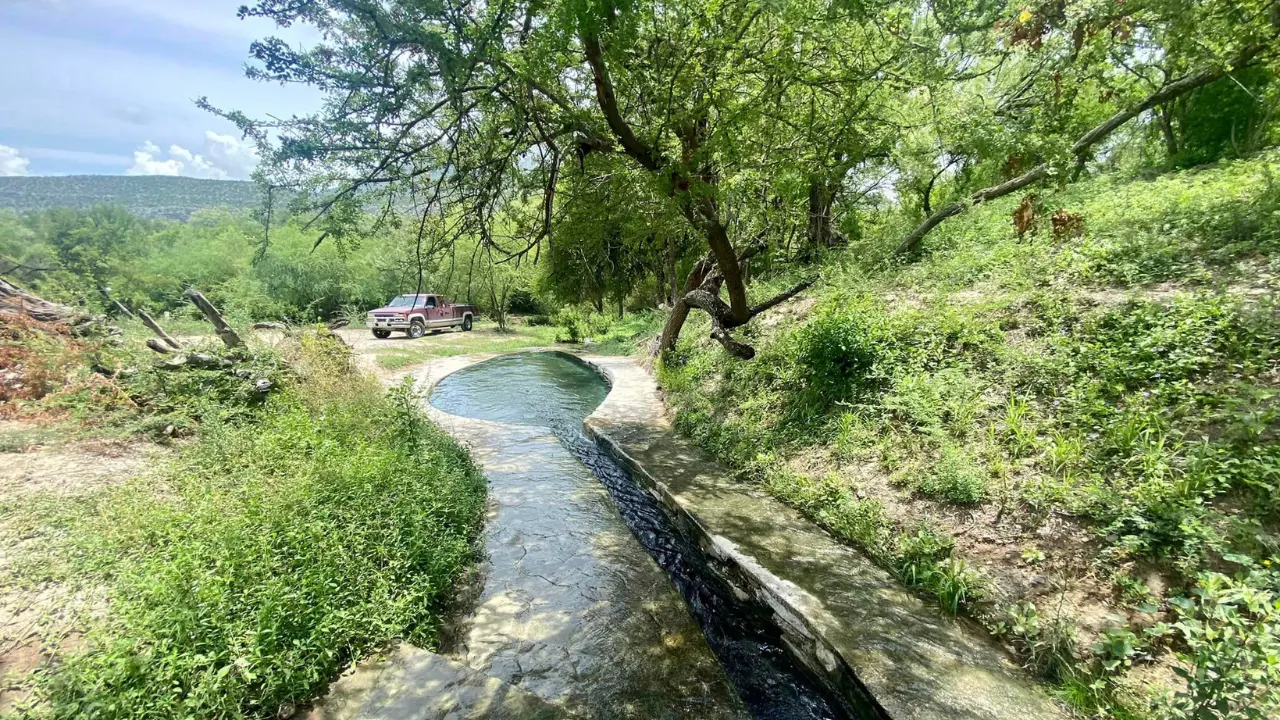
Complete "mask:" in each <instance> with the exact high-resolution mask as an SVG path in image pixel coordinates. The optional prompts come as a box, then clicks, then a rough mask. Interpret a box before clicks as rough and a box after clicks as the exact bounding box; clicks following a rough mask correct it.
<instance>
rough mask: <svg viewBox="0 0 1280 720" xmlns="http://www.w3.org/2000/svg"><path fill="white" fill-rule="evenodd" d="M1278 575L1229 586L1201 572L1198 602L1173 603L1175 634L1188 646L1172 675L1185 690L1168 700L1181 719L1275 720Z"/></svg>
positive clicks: (1279, 698) (1254, 574) (1256, 574)
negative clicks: (1232, 718) (1235, 719)
mask: <svg viewBox="0 0 1280 720" xmlns="http://www.w3.org/2000/svg"><path fill="white" fill-rule="evenodd" d="M1278 580H1280V578H1277V577H1276V575H1275V573H1271V572H1263V571H1260V570H1256V569H1255V570H1253V571H1251V572H1249V573H1248V574H1246V575H1244V576H1242V577H1240V578H1237V579H1234V580H1233V579H1231V578H1229V577H1227V576H1225V575H1222V574H1220V573H1213V572H1209V573H1202V574H1201V575H1200V577H1199V580H1198V581H1197V583H1196V587H1195V590H1194V592H1193V593H1192V596H1191V597H1189V598H1174V599H1173V600H1171V604H1172V605H1173V608H1174V610H1175V612H1176V613H1177V618H1178V619H1177V622H1175V623H1173V625H1172V627H1171V628H1164V627H1161V628H1158V629H1157V631H1156V632H1157V633H1159V632H1161V631H1164V632H1172V633H1174V634H1176V636H1177V637H1178V639H1179V640H1181V641H1182V643H1184V645H1185V647H1186V650H1185V651H1184V652H1182V653H1180V658H1181V660H1182V661H1183V662H1184V663H1185V665H1183V666H1178V667H1175V668H1174V671H1175V672H1177V673H1178V675H1179V676H1181V677H1182V679H1183V680H1184V681H1186V687H1185V688H1184V689H1182V690H1180V691H1179V692H1177V693H1176V694H1175V695H1174V696H1173V698H1172V699H1171V701H1170V705H1169V710H1170V713H1171V714H1172V715H1173V716H1174V717H1178V718H1196V719H1198V718H1219V717H1238V718H1250V719H1254V718H1256V719H1258V720H1261V719H1262V718H1268V717H1274V713H1275V712H1277V711H1280V598H1278V596H1277V594H1276V591H1275V587H1276V584H1277V581H1278Z"/></svg>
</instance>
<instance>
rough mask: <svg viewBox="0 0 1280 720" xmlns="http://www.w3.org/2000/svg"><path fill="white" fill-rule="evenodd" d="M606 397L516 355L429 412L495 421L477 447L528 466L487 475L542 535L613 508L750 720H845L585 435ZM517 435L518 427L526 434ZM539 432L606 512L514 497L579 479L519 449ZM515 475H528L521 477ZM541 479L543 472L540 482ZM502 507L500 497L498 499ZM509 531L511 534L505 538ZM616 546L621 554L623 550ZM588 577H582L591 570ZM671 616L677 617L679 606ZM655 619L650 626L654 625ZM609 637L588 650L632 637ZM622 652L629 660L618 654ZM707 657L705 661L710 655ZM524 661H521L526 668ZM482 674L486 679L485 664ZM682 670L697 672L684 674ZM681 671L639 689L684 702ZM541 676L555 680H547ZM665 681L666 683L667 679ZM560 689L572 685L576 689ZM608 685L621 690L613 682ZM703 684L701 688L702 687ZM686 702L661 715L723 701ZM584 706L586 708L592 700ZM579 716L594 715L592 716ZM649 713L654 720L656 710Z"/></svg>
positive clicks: (760, 611)
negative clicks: (593, 486) (585, 476)
mask: <svg viewBox="0 0 1280 720" xmlns="http://www.w3.org/2000/svg"><path fill="white" fill-rule="evenodd" d="M608 392H609V387H608V384H607V383H606V382H605V381H604V380H603V379H602V378H601V377H600V375H599V374H597V373H596V372H595V371H594V370H593V369H591V368H589V367H587V366H586V365H584V364H583V363H582V362H580V361H578V360H576V359H572V358H569V357H567V356H564V355H561V354H558V353H523V354H517V355H506V356H502V357H498V358H494V359H492V360H488V361H485V362H482V363H478V364H476V365H472V366H470V367H467V368H464V369H462V370H460V371H458V372H456V373H453V374H452V375H449V376H447V377H445V378H444V379H443V380H442V381H441V382H440V383H439V384H438V385H437V386H436V388H435V390H434V391H433V393H432V395H431V400H430V401H431V404H432V405H434V406H435V407H436V408H438V409H440V410H442V411H444V412H446V413H449V414H451V415H455V416H460V417H464V418H474V419H477V420H483V421H489V422H491V423H501V424H502V426H486V427H487V429H486V431H485V435H486V437H485V438H484V443H485V444H486V445H490V446H492V445H494V444H495V443H496V444H498V445H503V446H504V447H507V448H508V452H511V453H516V454H519V453H523V456H522V457H523V458H524V460H525V463H523V464H522V463H520V462H515V461H514V460H515V458H510V459H508V460H505V461H504V462H505V463H506V464H505V465H501V466H499V465H494V467H495V468H498V467H501V468H503V472H505V473H506V474H505V475H504V477H503V482H505V483H506V484H507V485H506V491H507V494H508V495H509V496H513V497H519V500H518V501H517V504H518V505H519V507H520V508H521V509H522V510H523V511H524V512H525V513H526V514H527V515H530V516H533V515H537V516H538V517H537V518H536V519H537V521H538V522H540V523H542V524H543V525H544V526H545V525H546V523H548V522H552V523H554V520H555V518H553V517H548V516H552V515H558V516H560V517H562V518H563V521H564V523H565V524H566V527H565V528H563V530H562V531H561V532H562V534H564V535H573V534H574V533H575V532H578V533H581V532H587V533H594V535H595V536H596V537H598V536H599V532H596V531H593V530H592V529H591V525H592V523H593V521H594V520H597V519H598V520H600V521H601V527H607V525H608V522H609V521H614V520H613V518H607V517H596V518H591V517H585V516H584V515H583V513H584V512H587V513H594V514H595V515H596V516H600V515H601V514H605V513H610V512H612V511H614V510H616V512H617V513H618V514H620V515H621V518H622V520H623V521H624V522H625V523H626V527H627V528H629V529H630V531H631V535H632V537H633V538H634V540H635V541H638V543H639V545H640V546H642V547H643V548H644V550H645V551H646V552H647V553H648V554H649V556H650V557H652V558H653V560H654V561H655V562H656V563H657V565H658V566H659V567H660V568H661V569H662V570H663V571H664V572H665V573H666V576H667V578H669V580H670V583H671V584H672V585H673V586H674V587H675V589H676V590H677V591H678V593H679V595H680V597H681V598H683V600H684V604H685V606H686V607H687V610H688V614H689V615H691V616H692V618H693V620H694V621H695V622H696V623H697V627H698V628H700V629H701V632H702V635H704V636H705V641H706V645H707V646H709V647H710V649H711V652H712V653H714V656H715V659H716V660H718V661H719V664H720V666H721V667H722V669H723V674H724V676H726V677H727V678H728V681H729V683H731V684H732V686H733V690H735V691H736V694H737V696H738V697H739V698H741V701H742V703H743V704H745V707H746V710H747V712H749V713H750V714H751V715H752V716H753V717H756V718H767V719H770V720H772V719H775V718H776V719H779V720H781V719H784V718H785V719H787V720H790V719H797V720H808V719H815V720H816V719H820V718H821V719H836V718H843V717H844V714H843V713H841V712H840V711H839V710H838V709H837V708H838V706H837V705H836V704H835V703H832V702H830V701H828V700H827V699H826V698H825V697H824V695H823V693H822V692H821V691H820V690H819V689H818V687H817V686H816V685H815V684H814V683H813V682H811V681H810V680H809V678H808V677H807V676H806V675H805V673H804V671H803V670H802V669H801V668H800V667H799V666H797V665H796V663H795V662H794V661H793V660H792V658H791V656H790V655H789V654H788V653H787V652H786V650H785V649H784V648H783V647H782V645H781V642H780V640H779V636H778V633H777V630H776V629H775V628H774V627H773V625H772V624H771V622H770V621H769V616H768V612H767V610H765V609H764V608H763V607H761V606H759V605H758V604H756V603H755V602H753V601H751V600H749V599H748V600H746V601H743V600H738V599H737V598H736V597H735V595H734V593H733V592H732V590H731V589H730V588H729V587H728V586H726V585H725V584H724V583H723V582H722V581H721V580H720V579H719V578H718V577H717V576H716V575H715V574H714V572H713V571H712V569H711V568H710V567H709V566H708V565H707V563H706V561H705V559H704V557H703V555H702V552H701V551H700V550H699V548H698V547H697V546H696V545H695V544H693V543H690V542H688V541H687V540H686V539H685V538H684V537H683V536H682V535H681V534H680V533H679V532H678V531H677V530H676V529H675V528H674V527H673V525H672V523H671V521H670V519H669V518H668V517H667V515H666V514H665V513H664V512H663V510H662V508H661V507H660V506H659V505H658V503H657V501H656V500H655V499H653V498H652V497H651V496H650V495H649V494H648V493H646V492H645V491H644V490H642V489H641V488H640V487H639V486H638V485H637V484H636V483H635V481H634V480H633V479H632V478H631V476H630V475H629V474H628V473H627V472H626V471H625V470H624V469H623V468H622V467H620V466H619V465H618V464H617V463H616V462H614V460H613V459H612V458H611V457H609V456H608V455H606V454H605V453H604V452H602V451H601V450H600V449H599V448H598V446H597V445H596V444H595V443H594V442H593V441H592V440H591V439H590V438H588V437H587V436H586V435H585V434H584V433H583V430H582V421H583V419H584V418H586V416H587V415H589V414H591V412H592V411H593V410H594V409H595V408H596V407H597V406H598V405H599V404H600V403H601V402H602V401H603V400H604V398H605V396H606V395H608ZM504 426H505V427H510V428H512V429H511V431H510V432H509V435H510V437H509V438H504V437H502V435H503V433H504V432H506V431H504V430H502V429H501V428H502V427H504ZM513 426H516V427H513ZM518 428H525V430H520V429H518ZM535 428H545V429H547V430H549V431H550V433H551V434H552V435H554V437H555V438H556V439H557V440H558V441H559V444H560V445H561V446H563V448H564V449H565V450H567V451H568V453H569V454H571V455H572V457H573V458H576V460H577V462H578V463H580V464H581V466H585V468H587V469H589V470H590V473H591V474H592V475H593V476H594V477H595V478H596V479H598V480H599V482H600V484H601V485H603V487H604V488H605V489H606V490H607V491H608V496H609V498H610V499H612V503H611V504H605V503H583V502H580V501H579V500H578V499H577V498H578V495H574V494H573V493H569V495H566V496H565V497H567V498H569V499H568V500H567V501H566V504H568V505H572V507H571V508H566V507H557V506H556V503H557V502H558V501H557V500H556V495H555V493H554V492H553V491H550V490H548V491H546V492H543V491H535V492H531V493H530V494H529V495H528V496H527V497H521V496H520V493H519V492H518V490H519V489H520V488H521V486H522V483H523V482H524V481H525V480H526V479H527V480H528V481H529V482H528V485H527V487H528V488H531V489H532V488H535V487H536V486H537V485H536V484H537V483H539V482H546V481H547V480H548V479H549V478H548V476H549V475H557V474H564V473H570V474H572V473H573V472H574V469H573V468H568V467H562V468H556V467H551V466H548V465H547V464H546V463H548V462H551V461H550V460H549V459H547V458H549V457H550V455H547V454H545V453H544V454H543V455H539V452H542V451H539V450H538V449H537V447H536V445H528V446H527V449H525V450H521V449H520V448H521V444H522V443H526V444H527V443H529V441H530V439H531V436H530V434H529V432H530V431H531V430H533V429H535ZM495 433H496V435H495ZM521 468H524V469H521ZM486 470H489V465H486ZM522 472H523V473H525V474H524V475H522V474H521V473H522ZM539 472H541V475H538V474H537V473H539ZM490 477H491V482H492V481H493V479H494V477H495V475H494V473H493V472H490ZM548 487H551V486H548ZM512 491H515V492H512ZM579 495H580V494H579ZM499 502H502V500H501V499H500V500H499ZM531 519H532V518H531ZM492 520H493V518H491V521H492ZM614 522H616V521H614ZM543 530H545V531H546V534H548V535H554V534H556V531H555V529H554V527H551V528H546V527H544V528H543ZM511 534H512V533H510V532H508V533H507V536H510V535H511ZM497 537H498V536H495V538H497ZM499 539H500V538H499ZM517 539H519V538H517ZM521 542H523V540H521ZM623 542H625V540H624V541H623ZM492 544H493V543H491V545H492ZM622 549H623V550H625V548H622ZM614 550H617V548H614ZM520 552H521V553H523V554H520V555H519V556H518V559H517V560H515V561H514V562H517V563H525V562H527V558H528V557H529V554H528V550H527V548H525V547H521V548H520ZM611 552H613V551H611ZM490 555H491V565H492V566H493V567H492V568H491V570H490V573H491V574H495V575H498V576H499V578H498V579H499V580H501V576H502V575H503V574H504V573H508V572H510V569H504V568H502V567H499V565H500V564H501V563H502V562H503V560H502V558H501V557H499V556H498V555H495V553H494V550H493V548H491V550H490ZM615 555H616V556H617V557H619V558H622V557H626V556H627V553H615ZM581 556H582V554H581V553H574V554H572V555H571V557H572V558H581ZM602 557H603V558H606V560H605V563H606V564H607V562H608V560H607V557H608V555H600V554H599V553H596V557H595V561H596V562H597V563H598V562H599V561H600V560H601V558H602ZM620 562H626V563H631V564H634V561H632V560H625V561H623V560H620ZM619 570H620V572H619V573H618V574H619V575H621V574H624V573H634V572H635V569H634V568H621V569H619ZM583 572H586V573H588V574H589V572H591V571H583ZM526 574H527V573H526ZM579 574H582V573H579ZM641 574H643V573H641ZM553 585H554V586H555V587H562V586H563V585H562V584H560V583H553ZM508 587H509V583H508ZM637 591H638V589H637ZM486 592H488V591H486ZM624 592H625V590H624ZM579 594H581V593H579ZM641 604H645V603H641ZM495 605H496V603H495ZM646 606H647V605H646ZM675 612H676V613H677V614H678V608H677V609H675ZM655 621H657V618H656V616H655ZM610 635H611V637H609V638H599V637H597V638H595V642H598V643H602V644H606V645H608V644H616V643H617V642H626V636H627V633H626V632H624V631H623V629H622V626H621V625H619V626H618V631H617V632H616V633H610ZM476 642H479V641H476ZM646 642H647V641H638V642H637V647H636V648H635V655H642V654H645V653H647V654H649V655H652V654H653V649H652V647H651V646H650V645H647V644H646ZM526 644H527V643H526ZM667 644H668V645H670V644H671V642H670V641H667ZM623 650H624V651H625V648H623ZM473 652H474V650H473ZM581 652H585V651H584V650H581V649H580V650H577V651H575V650H574V649H573V648H572V647H570V648H569V649H568V650H567V651H565V654H566V657H564V658H563V659H562V660H561V661H560V662H563V663H573V664H575V666H577V665H579V664H580V658H578V657H570V656H573V655H579V654H581ZM703 652H704V653H705V650H704V651H703ZM635 660H636V661H637V663H645V662H646V661H645V659H644V657H636V658H635ZM485 663H487V664H488V665H493V664H494V660H493V659H492V658H488V659H485ZM525 664H528V663H527V661H526V663H525ZM615 664H616V663H615ZM694 664H696V663H694ZM515 665H516V667H518V668H521V670H520V673H516V672H515V671H511V672H509V673H508V675H512V676H513V677H511V678H509V679H512V680H513V681H515V682H522V683H525V684H528V683H529V682H530V681H527V680H525V678H524V677H523V673H524V672H525V671H524V669H523V667H524V666H523V665H522V664H521V663H520V662H519V659H516V661H515ZM486 669H489V670H490V671H491V672H492V671H493V669H492V667H488V668H486ZM688 672H692V670H691V669H689V671H688ZM688 672H686V671H685V670H683V669H682V664H681V662H679V661H676V662H673V663H672V664H671V666H670V667H666V668H659V669H657V671H656V672H651V673H649V675H650V676H651V677H648V678H647V679H646V680H645V683H647V685H646V687H645V689H644V690H643V692H642V694H645V695H653V694H654V693H655V692H657V693H662V692H666V690H664V689H663V685H662V683H663V682H664V681H665V682H670V683H671V695H672V698H673V700H674V699H676V696H680V695H681V693H684V694H685V695H688V693H687V688H685V687H683V684H684V683H686V682H687V681H688V680H689V678H688V677H683V678H682V677H680V675H682V674H684V675H688ZM548 674H550V673H547V672H543V673H542V675H543V676H545V675H548ZM575 676H576V675H575ZM664 676H669V677H667V678H666V679H665V680H664ZM535 680H536V678H535ZM560 682H562V683H564V682H566V681H563V680H562V681H560ZM567 682H568V684H571V683H572V681H571V680H570V681H567ZM613 682H615V683H616V681H613ZM624 682H625V680H624ZM701 684H702V685H706V684H707V683H706V682H705V681H701ZM677 686H680V687H677ZM556 692H564V693H568V694H572V688H568V689H564V688H557V687H555V686H549V687H547V688H544V692H543V694H544V695H554V694H555V693H556ZM682 697H683V696H682ZM650 699H651V700H657V701H658V702H657V703H656V704H655V705H654V707H662V703H661V702H660V699H659V698H650ZM687 700H688V702H689V703H694V704H693V705H690V706H689V707H690V709H688V710H679V711H677V710H676V708H678V707H679V706H680V704H679V703H678V702H672V703H670V704H668V705H667V706H666V707H668V708H670V709H671V712H669V713H668V712H663V713H662V715H663V716H688V717H712V716H716V715H718V714H719V713H715V712H706V710H708V709H709V708H707V707H706V706H705V705H704V706H703V709H702V711H699V710H697V709H696V703H697V702H703V703H707V704H716V703H718V701H717V700H716V699H715V693H714V692H709V693H705V694H704V696H703V697H700V698H687ZM585 703H586V704H587V705H590V704H593V703H592V702H591V700H590V699H589V698H588V699H587V700H586V701H585ZM720 704H723V703H720ZM584 709H588V710H590V708H584ZM600 712H601V709H600V708H595V712H594V713H592V714H600ZM647 712H650V713H652V712H653V710H652V709H651V710H649V711H647ZM605 714H606V715H607V713H605ZM650 716H656V715H650Z"/></svg>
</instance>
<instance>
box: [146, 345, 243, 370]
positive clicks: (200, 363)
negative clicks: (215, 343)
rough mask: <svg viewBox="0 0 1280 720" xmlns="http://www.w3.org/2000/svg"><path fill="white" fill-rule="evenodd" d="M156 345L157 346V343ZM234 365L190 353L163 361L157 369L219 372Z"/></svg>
mask: <svg viewBox="0 0 1280 720" xmlns="http://www.w3.org/2000/svg"><path fill="white" fill-rule="evenodd" d="M151 342H152V341H148V342H147V347H151ZM156 344H157V345H159V343H158V342H157V343H156ZM151 349H152V350H154V349H155V348H154V347H152V348H151ZM234 364H235V363H233V362H231V361H230V360H227V359H225V358H220V357H216V356H214V355H207V354H205V353H192V354H190V355H175V356H174V357H173V358H171V359H169V360H165V361H164V362H163V363H161V364H160V366H159V367H160V369H162V370H183V369H186V368H189V367H192V368H199V369H202V370H220V369H223V368H229V367H231V366H232V365H234Z"/></svg>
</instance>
